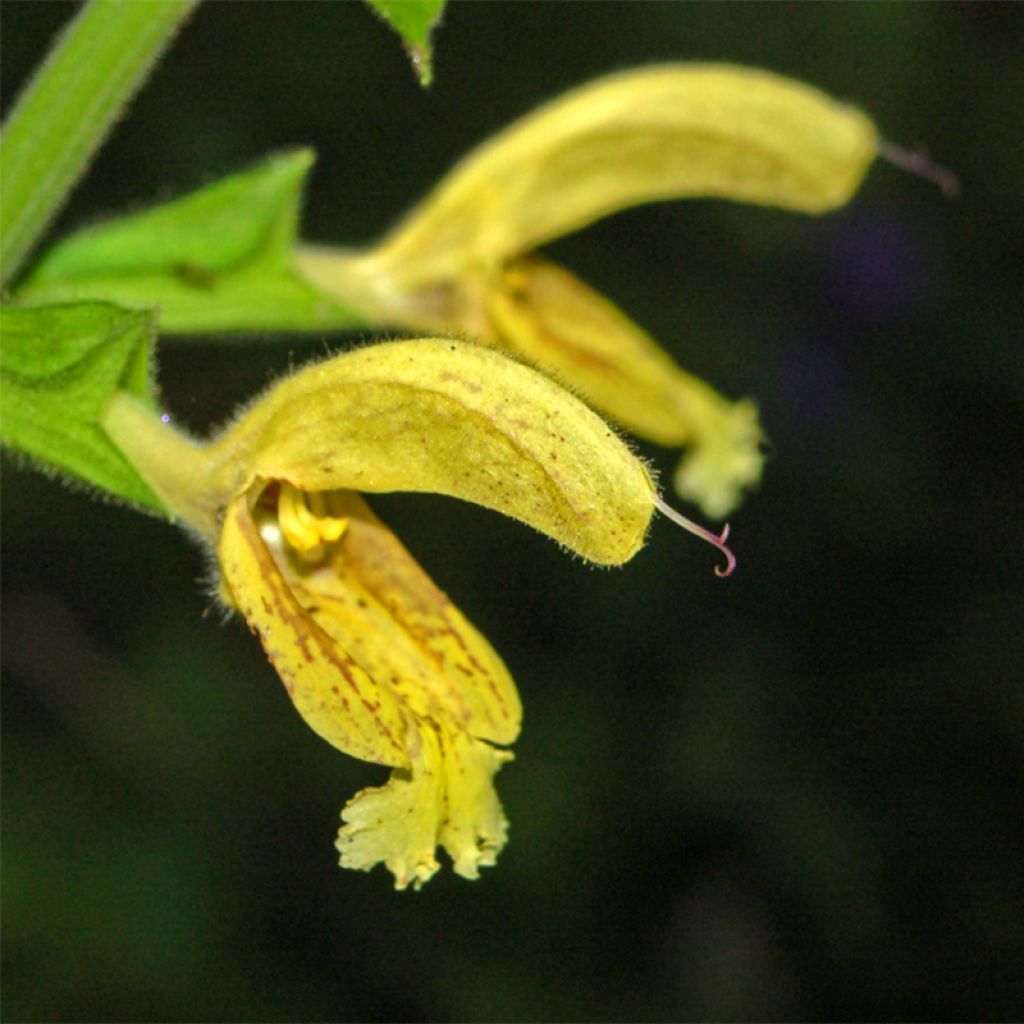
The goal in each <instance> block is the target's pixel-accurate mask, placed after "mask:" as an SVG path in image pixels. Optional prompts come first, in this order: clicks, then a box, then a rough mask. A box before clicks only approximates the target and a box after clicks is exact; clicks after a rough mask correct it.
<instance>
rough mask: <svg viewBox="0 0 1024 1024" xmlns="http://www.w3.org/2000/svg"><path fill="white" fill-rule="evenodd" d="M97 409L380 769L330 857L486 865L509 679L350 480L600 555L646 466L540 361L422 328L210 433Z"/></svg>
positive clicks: (244, 610)
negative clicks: (470, 508)
mask: <svg viewBox="0 0 1024 1024" xmlns="http://www.w3.org/2000/svg"><path fill="white" fill-rule="evenodd" d="M103 424H104V427H105V429H106V430H107V432H108V434H109V435H110V436H111V437H112V438H113V440H114V441H115V442H116V443H117V444H118V445H119V447H120V448H121V449H122V450H123V451H124V452H125V454H126V455H127V456H128V457H129V458H130V459H131V461H132V462H133V463H134V464H135V465H136V466H137V467H138V468H139V470H140V472H142V473H143V475H144V476H145V477H146V479H147V480H148V481H149V482H150V483H151V485H152V486H153V488H154V490H155V491H156V492H157V493H158V494H159V495H160V496H161V497H162V498H163V500H164V501H165V502H166V504H167V506H168V507H169V508H170V509H171V510H172V511H173V512H174V513H175V514H176V515H178V516H179V517H181V519H182V520H183V521H184V522H185V523H186V524H187V525H188V526H190V527H191V528H192V529H193V530H195V531H196V532H197V533H199V534H200V536H201V537H203V538H204V540H206V541H207V542H208V543H209V544H210V546H211V547H212V548H213V549H214V550H215V552H216V557H217V563H218V566H219V569H220V576H221V594H222V596H223V599H224V601H225V602H226V603H227V604H229V605H230V606H231V607H233V608H236V609H237V610H238V611H239V612H240V613H241V614H242V615H243V616H244V618H245V620H246V622H247V623H248V624H249V626H250V627H251V629H252V630H253V631H254V632H255V633H256V634H257V635H258V636H259V638H260V640H261V642H262V644H263V647H264V649H265V650H266V653H267V655H268V657H269V659H270V661H271V662H272V663H273V665H274V667H275V668H276V669H277V671H278V673H279V675H280V676H281V679H282V681H283V682H284V685H285V689H286V690H287V692H288V695H289V697H290V698H291V700H292V703H293V704H294V705H295V707H296V708H297V709H298V711H299V713H300V714H301V715H302V716H303V718H304V719H305V720H306V722H307V723H308V724H309V725H310V727H311V728H312V729H313V730H314V731H315V732H317V733H318V734H319V735H320V736H322V737H323V738H324V739H326V740H327V741H328V742H329V743H331V744H333V745H334V746H335V747H337V748H338V749H340V750H342V751H344V752H346V753H348V754H351V755H352V756H354V757H358V758H362V759H363V760H366V761H373V762H376V763H379V764H383V765H388V766H390V767H391V768H392V774H391V778H390V780H389V781H388V782H387V783H386V784H385V785H384V786H381V787H376V788H371V789H367V790H364V791H363V792H361V793H359V794H358V795H357V796H356V797H355V798H354V799H353V800H351V801H350V802H349V803H348V805H347V806H346V807H345V810H344V812H343V815H342V816H343V820H344V825H343V827H342V829H341V832H340V834H339V836H338V843H337V845H338V849H339V851H340V854H341V863H342V864H343V865H344V866H346V867H353V868H363V869H369V868H371V867H373V866H374V865H375V864H377V863H381V862H383V863H384V864H385V865H386V866H387V867H388V868H389V869H390V870H391V871H392V872H393V874H394V876H395V884H396V886H397V887H398V888H405V887H406V886H408V885H410V884H411V885H413V886H417V887H418V886H419V885H421V884H422V883H423V882H425V881H426V880H427V879H429V878H430V877H431V876H432V875H433V874H434V872H435V871H436V870H437V868H438V862H437V859H436V853H435V851H436V849H437V847H438V846H441V847H443V848H444V849H445V850H446V851H447V852H448V854H449V855H450V856H451V858H452V861H453V865H454V869H455V871H456V872H458V873H459V874H460V875H463V876H465V877H467V878H475V877H477V873H478V870H479V868H480V867H481V866H485V865H490V864H493V863H494V860H495V857H496V856H497V853H498V851H499V850H500V849H501V848H502V846H503V845H504V843H505V838H506V832H507V822H506V819H505V815H504V813H503V811H502V809H501V804H500V803H499V801H498V797H497V794H496V792H495V790H494V785H493V781H492V780H493V776H494V774H495V772H496V771H497V770H498V769H499V768H500V767H501V765H502V764H503V763H505V762H506V761H508V760H510V759H511V757H512V754H511V753H510V752H509V751H508V750H506V749H504V748H505V747H506V746H507V745H508V744H510V743H512V742H513V741H514V740H515V739H516V737H517V736H518V733H519V727H520V720H521V708H520V703H519V697H518V694H517V693H516V688H515V685H514V684H513V682H512V679H511V677H510V676H509V674H508V671H507V670H506V668H505V666H504V665H503V664H502V662H501V659H500V658H499V657H498V655H497V654H495V652H494V651H493V650H492V649H491V647H490V646H489V645H488V643H487V641H486V640H485V639H484V638H483V637H482V636H481V635H480V634H479V633H478V632H477V631H476V630H475V629H474V628H473V626H472V625H470V623H469V622H468V621H467V620H466V619H465V618H464V617H463V616H462V615H461V614H460V612H459V611H458V610H457V609H456V608H455V607H454V605H453V604H452V603H451V602H450V601H449V600H448V598H447V597H446V596H445V595H444V594H443V593H442V592H441V591H440V590H439V589H438V588H437V587H436V586H435V585H434V584H433V583H432V582H431V580H430V579H429V578H428V577H427V576H426V575H425V573H424V572H423V570H422V569H421V568H420V567H419V566H418V565H417V563H416V562H415V561H414V560H413V558H412V556H411V555H410V554H409V552H408V551H406V549H405V548H404V547H403V546H402V544H401V543H400V542H399V541H398V539H397V538H396V537H395V536H394V534H393V533H392V532H391V531H390V530H389V529H388V528H387V527H386V526H384V524H383V523H381V521H380V520H379V519H378V518H377V517H376V516H375V515H374V514H373V513H372V512H371V511H370V509H369V507H368V506H367V505H366V502H365V501H364V500H363V499H362V498H361V497H360V495H359V494H358V493H357V492H358V491H364V492H383V491H393V490H410V491H436V492H438V493H442V494H449V495H452V496H455V497H460V498H463V499H466V500H469V501H474V502H476V503H478V504H481V505H485V506H487V507H489V508H493V509H496V510H498V511H501V512H504V513H505V514H507V515H510V516H513V517H515V518H517V519H520V520H522V521H523V522H526V523H528V524H530V525H532V526H534V527H536V528H537V529H539V530H542V531H543V532H544V533H546V534H548V535H549V536H551V537H553V538H555V539H556V540H558V541H559V542H560V543H562V544H564V545H565V546H566V547H568V548H570V549H571V550H573V551H575V552H576V553H578V554H580V555H582V556H584V557H586V558H588V559H591V560H593V561H595V562H599V563H602V564H617V563H621V562H624V561H626V560H627V559H629V558H630V557H631V556H632V555H633V554H634V553H635V552H636V551H637V549H638V548H639V547H640V545H641V544H642V543H643V539H644V535H645V533H646V530H647V526H648V523H649V521H650V518H651V514H652V511H653V509H654V508H655V507H661V503H660V499H659V498H658V497H657V494H656V492H655V490H654V487H653V485H652V483H651V479H650V477H649V475H648V473H647V470H646V469H645V467H644V466H643V464H642V463H641V462H640V461H639V460H638V459H636V457H635V456H633V455H632V454H631V452H630V451H629V449H628V448H626V446H625V445H624V444H623V443H622V442H621V441H620V440H619V439H618V437H617V436H616V435H615V434H614V433H613V432H612V431H611V430H610V429H609V428H608V426H607V425H606V424H605V423H604V422H603V421H602V420H601V419H600V418H599V417H598V416H597V415H595V414H594V413H593V412H591V411H590V410H589V409H588V408H587V407H586V406H585V405H583V403H582V402H580V401H579V400H577V399H576V398H574V397H573V396H572V395H570V394H568V393H567V392H566V391H564V390H563V389H562V388H560V387H559V386H558V385H557V384H555V383H554V382H553V381H551V380H550V379H548V378H547V377H545V376H543V375H541V374H539V373H537V372H535V371H533V370H531V369H529V368H527V367H524V366H522V365H520V364H518V363H516V362H515V361H513V360H510V359H507V358H506V357H504V356H502V355H501V354H500V353H497V352H494V351H491V350H489V349H486V348H482V347H480V346H474V345H467V344H464V343H457V342H452V341H444V340H438V339H423V340H417V341H409V342H395V343H390V344H382V345H376V346H370V347H367V348H364V349H360V350H358V351H355V352H350V353H347V354H345V355H342V356H338V357H336V358H334V359H329V360H327V361H325V362H323V363H320V364H317V365H314V366H311V367H308V368H307V369H305V370H302V371H300V372H298V373H296V374H295V375H294V376H292V377H290V378H287V379H285V380H283V381H281V382H280V383H279V384H277V385H275V386H274V387H273V388H271V389H270V390H269V391H268V392H267V393H266V394H265V395H264V396H263V397H262V398H260V399H258V400H257V401H256V402H255V403H253V404H252V405H251V406H250V407H249V408H248V409H247V410H246V411H245V412H244V413H243V414H242V415H241V416H240V417H239V418H238V419H237V420H236V422H235V423H234V424H233V425H232V426H230V427H229V428H228V429H227V430H226V431H224V433H223V434H221V435H220V436H219V437H217V438H215V439H214V440H212V441H210V442H208V443H205V444H203V443H198V442H193V441H190V440H188V439H186V438H183V437H182V436H181V435H180V434H178V433H177V432H175V431H174V430H173V429H172V428H171V427H169V426H168V425H167V424H166V423H164V422H162V421H161V418H160V417H159V416H156V415H155V414H153V413H152V412H151V411H149V410H148V409H147V408H145V407H144V406H142V405H141V404H140V403H139V402H137V401H136V400H135V399H133V398H130V397H128V396H127V395H123V394H122V395H118V396H116V397H115V399H114V400H113V401H112V402H111V404H110V405H109V406H108V408H107V410H106V411H105V413H104V417H103ZM684 525H686V526H687V527H688V528H692V524H687V523H685V522H684ZM697 532H700V531H699V529H698V530H697ZM711 539H712V540H713V542H715V543H717V544H718V545H719V546H720V547H723V548H724V545H723V543H722V541H721V540H719V539H718V538H714V537H712V538H711ZM729 557H730V559H731V556H729Z"/></svg>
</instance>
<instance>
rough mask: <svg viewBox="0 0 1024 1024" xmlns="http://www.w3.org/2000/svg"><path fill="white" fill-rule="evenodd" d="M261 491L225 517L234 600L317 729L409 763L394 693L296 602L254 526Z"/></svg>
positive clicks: (353, 748) (353, 747) (370, 754)
mask: <svg viewBox="0 0 1024 1024" xmlns="http://www.w3.org/2000/svg"><path fill="white" fill-rule="evenodd" d="M259 490H261V488H258V489H256V490H254V491H247V492H243V493H242V494H240V495H239V496H238V497H237V498H235V500H234V501H232V502H231V504H230V506H229V507H228V509H227V512H226V514H225V517H224V527H223V532H222V534H221V540H220V544H219V547H218V550H217V557H218V559H219V561H220V567H221V572H222V574H223V579H224V583H225V585H226V587H227V589H228V591H229V595H230V597H231V599H232V603H233V604H234V605H235V606H236V607H237V608H238V609H239V611H241V613H242V614H243V615H244V616H245V620H246V622H248V624H249V626H250V628H251V629H252V630H253V632H254V633H256V634H257V635H258V636H259V638H260V642H261V643H262V644H263V648H264V650H265V651H266V652H267V657H268V658H269V659H270V661H271V663H272V664H273V666H274V668H275V669H277V672H278V674H279V675H280V677H281V681H282V682H283V683H284V686H285V689H286V690H287V691H288V695H289V696H290V697H291V699H292V703H293V704H294V705H295V707H296V708H297V709H298V711H299V713H300V714H301V715H302V717H303V718H304V719H305V720H306V722H307V723H308V724H309V726H310V727H311V728H312V729H313V730H314V732H316V733H318V734H319V735H320V736H322V737H323V738H324V739H325V740H327V742H328V743H331V744H333V745H334V746H335V747H337V748H338V749H339V750H343V751H345V753H347V754H351V755H352V756H353V757H359V758H362V759H363V760H365V761H376V762H379V763H380V764H389V765H396V766H398V765H405V764H408V757H407V755H406V750H405V730H406V722H405V718H404V716H403V712H402V708H401V704H400V702H399V700H398V698H397V697H396V696H395V694H394V692H393V691H392V690H391V688H390V687H389V685H388V684H387V682H386V681H385V680H382V679H374V678H372V677H371V676H370V675H369V674H368V673H367V672H366V671H365V670H364V669H363V668H362V667H361V666H360V665H359V664H358V663H357V662H356V660H355V658H354V657H353V656H352V655H351V654H350V653H349V652H348V651H346V650H345V649H344V648H342V647H340V646H339V645H338V644H337V643H336V642H335V640H334V639H333V638H332V637H331V636H330V635H329V634H328V633H327V632H326V631H325V630H324V629H323V628H322V627H321V626H320V625H318V624H317V622H316V620H315V619H314V618H313V617H312V616H311V615H310V614H309V610H308V609H307V608H304V607H303V606H302V604H301V603H300V602H299V600H298V599H297V597H296V595H295V594H294V593H293V591H292V588H291V587H289V585H288V582H287V581H286V579H285V577H284V575H283V574H282V572H281V569H280V567H279V566H278V564H277V562H276V561H275V559H274V557H273V556H272V554H271V552H270V549H269V548H268V546H267V542H266V541H265V540H264V538H263V537H262V536H261V535H260V531H259V528H258V527H257V523H256V520H255V517H254V510H253V505H254V503H255V501H256V500H257V499H258V498H259ZM271 542H273V539H272V540H271Z"/></svg>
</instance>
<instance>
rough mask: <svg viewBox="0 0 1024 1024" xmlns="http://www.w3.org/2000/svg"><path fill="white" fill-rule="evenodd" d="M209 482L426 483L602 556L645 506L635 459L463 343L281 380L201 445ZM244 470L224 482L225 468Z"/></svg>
mask: <svg viewBox="0 0 1024 1024" xmlns="http://www.w3.org/2000/svg"><path fill="white" fill-rule="evenodd" d="M207 461H208V463H209V465H210V466H211V467H214V468H213V469H212V470H211V471H212V472H214V473H215V474H219V477H218V480H217V481H216V482H215V483H214V485H213V486H214V487H215V488H216V489H222V490H229V491H231V490H233V489H234V490H237V489H238V488H239V487H248V486H249V485H250V484H251V482H252V481H253V480H255V479H263V480H281V481H284V482H286V483H289V484H291V485H293V486H294V487H296V488H298V489H300V490H303V491H330V490H339V489H341V490H355V491H364V492H383V491H400V490H404V491H431V492H435V493H439V494H449V495H452V496H453V497H458V498H463V499H464V500H467V501H473V502H476V503H477V504H479V505H484V506H485V507H487V508H492V509H496V510H497V511H500V512H503V513H505V515H508V516H511V517H513V518H515V519H519V520H522V521H523V522H525V523H528V524H529V525H531V526H534V527H536V528H537V529H538V530H541V531H542V532H544V533H546V534H548V535H549V536H551V537H553V538H554V539H555V540H557V541H560V542H561V543H562V544H565V545H566V546H567V547H569V548H571V549H572V550H573V551H576V552H577V553H579V554H581V555H583V556H584V557H586V558H589V559H592V560H593V561H595V562H600V563H604V564H617V563H619V562H623V561H625V560H627V559H628V558H630V557H631V556H632V555H633V554H634V553H635V552H636V551H637V549H638V548H639V547H640V545H641V544H642V543H643V538H644V533H645V531H646V529H647V525H648V523H649V521H650V517H651V513H652V510H653V486H652V484H651V480H650V477H649V475H648V473H647V470H646V469H645V467H644V465H643V464H642V463H641V462H640V461H639V460H638V459H637V458H636V457H635V456H634V455H633V454H632V453H631V452H630V451H629V449H628V448H627V447H626V446H625V445H624V444H623V443H622V441H620V440H619V438H618V437H616V435H615V434H614V433H613V431H612V430H611V428H609V427H608V425H607V424H606V423H605V422H604V421H603V420H602V419H601V418H600V417H599V416H597V415H596V414H595V413H593V412H591V411H590V410H589V409H588V408H587V407H586V406H585V405H584V404H583V403H582V402H580V401H579V400H578V399H577V398H574V397H573V396H572V395H570V394H569V393H567V392H566V391H565V390H564V389H562V388H561V387H559V386H558V385H557V384H555V383H553V382H552V381H550V380H549V379H548V378H546V377H544V376H543V375H542V374H540V373H538V372H536V371H534V370H531V369H529V368H527V367H525V366H521V365H520V364H518V363H516V362H514V361H512V360H510V359H508V358H506V357H505V356H502V355H500V354H499V353H497V352H493V351H490V350H488V349H485V348H481V347H479V346H475V345H467V344H465V343H460V342H454V341H444V340H441V339H421V340H416V341H408V342H392V343H389V344H382V345H374V346H371V347H368V348H364V349H360V350H358V351H355V352H349V353H346V354H344V355H341V356H337V357H336V358H334V359H330V360H327V361H325V362H322V363H318V364H316V365H315V366H311V367H308V368H307V369H305V370H302V371H300V372H298V373H296V374H295V375H294V376H292V377H290V378H288V379H287V380H284V381H281V382H280V383H279V384H277V385H276V386H275V387H274V388H272V389H271V391H270V392H269V393H268V394H267V395H266V396H265V397H264V398H263V399H262V400H260V401H257V402H256V403H255V404H254V405H253V406H252V407H251V408H250V409H249V410H248V411H247V412H246V413H244V414H243V415H242V417H241V418H240V419H239V420H238V422H237V423H236V424H235V425H234V426H233V427H232V428H230V429H229V430H228V431H227V432H226V433H225V434H224V435H223V436H222V437H221V438H220V439H218V440H217V441H215V442H214V443H213V444H212V445H211V446H210V450H209V452H208V455H207ZM239 472H242V473H243V474H244V475H243V477H242V478H241V479H239V478H238V475H237V474H238V473H239Z"/></svg>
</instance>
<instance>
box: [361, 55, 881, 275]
mask: <svg viewBox="0 0 1024 1024" xmlns="http://www.w3.org/2000/svg"><path fill="white" fill-rule="evenodd" d="M877 152H878V136H877V131H876V129H875V126H874V125H873V123H872V122H871V120H870V119H869V118H868V117H866V116H865V115H864V114H863V113H862V112H861V111H860V110H858V109H856V108H854V107H850V106H847V105H845V104H842V103H839V102H837V101H835V100H834V99H832V98H831V97H829V96H827V95H826V94H825V93H823V92H821V91H820V90H818V89H815V88H813V87H811V86H809V85H805V84H803V83H801V82H797V81H794V80H793V79H790V78H785V77H783V76H780V75H775V74H771V73H770V72H766V71H761V70H756V69H753V68H744V67H737V66H733V65H728V64H675V65H666V66H660V67H652V68H645V69H641V70H633V71H626V72H622V73H620V74H616V75H610V76H607V77H605V78H601V79H598V80H597V81H595V82H592V83H590V84H588V85H585V86H583V87H581V88H579V89H575V90H573V91H571V92H569V93H567V94H565V95H564V96H561V97H559V98H557V99H556V100H554V101H552V102H551V103H549V104H547V105H546V106H543V107H541V108H540V109H539V110H537V111H535V112H534V113H532V114H530V115H528V116H526V117H524V118H521V119H520V120H519V121H517V122H515V123H514V124H513V125H511V126H510V127H509V128H507V129H506V130H505V131H503V132H501V133H500V134H498V135H496V136H495V137H494V138H493V139H490V140H489V141H487V142H486V143H484V144H483V145H482V146H480V147H479V148H477V149H476V150H474V151H473V152H471V153H470V154H469V155H468V156H467V157H466V158H465V159H464V160H463V161H462V162H461V163H460V164H459V165H458V166H457V167H456V168H455V169H454V170H453V171H452V172H451V173H450V174H449V175H448V176H447V177H446V178H445V179H444V180H443V181H442V182H441V184H440V185H438V187H437V188H436V189H435V190H434V191H433V192H432V193H431V194H430V195H429V196H428V197H427V198H426V199H425V200H424V201H423V202H422V203H421V204H420V205H419V206H418V207H417V208H416V209H414V210H413V211H412V213H411V214H410V215H409V216H408V217H407V218H406V219H405V220H404V221H403V222H402V223H401V224H399V226H398V227H397V228H396V229H395V231H394V232H393V233H392V234H391V235H390V236H389V237H388V238H386V239H385V240H384V242H383V243H382V244H381V245H380V246H379V247H378V248H377V249H375V250H374V251H373V252H372V253H370V254H368V255H367V257H366V258H367V261H368V262H369V263H373V264H377V266H378V270H377V273H378V274H383V275H385V276H390V277H391V278H392V279H393V280H395V281H396V282H398V283H399V284H400V286H401V287H402V288H403V289H405V290H411V289H413V288H415V287H416V286H417V283H419V284H426V283H428V282H429V281H431V280H444V279H448V278H457V277H459V276H461V275H463V274H464V273H465V272H466V271H467V269H472V268H473V267H479V266H494V265H497V264H500V263H502V262H504V261H505V260H506V259H508V258H510V257H512V256H516V255H519V254H521V253H524V252H527V251H529V250H530V249H533V248H535V247H537V246H538V245H542V244H544V243H545V242H548V241H550V240H551V239H553V238H558V237H559V236H561V235H565V234H568V233H570V232H572V231H576V230H578V229H579V228H582V227H584V226H585V225H587V224H590V223H592V222H593V221H595V220H598V219H600V218H601V217H605V216H607V215H608V214H610V213H614V212H615V211H617V210H622V209H625V208H627V207H630V206H636V205H638V204H640V203H649V202H654V201H657V200H667V199H682V198H688V197H697V196H709V197H717V198H722V199H732V200H736V201H739V202H746V203H757V204H762V205H768V206H778V207H782V208H784V209H788V210H795V211H800V212H805V213H821V212H823V211H825V210H829V209H834V208H835V207H837V206H841V205H843V204H844V203H846V202H847V201H848V200H849V199H850V197H851V196H852V195H853V193H854V192H855V191H856V189H857V187H858V185H859V184H860V182H861V180H862V178H863V176H864V174H865V172H866V170H867V168H868V167H869V166H870V164H871V162H872V160H873V159H874V158H875V156H876V155H877Z"/></svg>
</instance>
